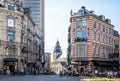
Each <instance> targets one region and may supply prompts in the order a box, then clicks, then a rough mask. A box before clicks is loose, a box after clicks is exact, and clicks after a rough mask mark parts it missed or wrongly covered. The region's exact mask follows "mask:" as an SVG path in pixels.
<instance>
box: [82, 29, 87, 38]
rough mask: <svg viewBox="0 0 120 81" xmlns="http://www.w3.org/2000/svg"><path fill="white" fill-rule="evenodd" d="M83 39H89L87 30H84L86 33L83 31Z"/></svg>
mask: <svg viewBox="0 0 120 81" xmlns="http://www.w3.org/2000/svg"><path fill="white" fill-rule="evenodd" d="M82 38H85V39H86V38H87V31H86V30H84V31H82Z"/></svg>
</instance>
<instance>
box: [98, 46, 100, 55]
mask: <svg viewBox="0 0 120 81" xmlns="http://www.w3.org/2000/svg"><path fill="white" fill-rule="evenodd" d="M98 56H100V46H98Z"/></svg>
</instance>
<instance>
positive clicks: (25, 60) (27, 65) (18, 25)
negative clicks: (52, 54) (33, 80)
mask: <svg viewBox="0 0 120 81" xmlns="http://www.w3.org/2000/svg"><path fill="white" fill-rule="evenodd" d="M13 4H14V3H13ZM37 30H38V29H37V27H36V25H35V23H34V22H33V21H32V18H31V16H30V15H29V14H28V13H25V11H23V9H22V7H20V8H17V5H14V6H13V5H12V3H11V4H9V3H8V2H6V3H4V5H3V4H1V3H0V71H1V72H3V73H6V72H7V70H10V72H11V73H13V72H25V73H33V71H34V72H36V73H38V72H39V69H40V67H41V65H40V46H39V45H40V37H39V32H38V31H37Z"/></svg>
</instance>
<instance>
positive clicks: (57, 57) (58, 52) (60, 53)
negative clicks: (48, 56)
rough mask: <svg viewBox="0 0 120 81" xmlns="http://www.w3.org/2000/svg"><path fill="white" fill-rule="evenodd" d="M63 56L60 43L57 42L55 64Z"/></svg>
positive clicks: (54, 53)
mask: <svg viewBox="0 0 120 81" xmlns="http://www.w3.org/2000/svg"><path fill="white" fill-rule="evenodd" d="M61 55H62V50H61V46H60V43H59V41H58V40H57V42H56V45H55V48H54V52H53V62H55V61H57V60H58V59H59V58H60V56H61Z"/></svg>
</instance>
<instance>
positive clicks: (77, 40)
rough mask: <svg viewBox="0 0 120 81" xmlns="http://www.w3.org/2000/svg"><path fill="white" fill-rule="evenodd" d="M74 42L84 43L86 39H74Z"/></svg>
mask: <svg viewBox="0 0 120 81" xmlns="http://www.w3.org/2000/svg"><path fill="white" fill-rule="evenodd" d="M75 41H76V42H86V41H87V38H76V39H75Z"/></svg>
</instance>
